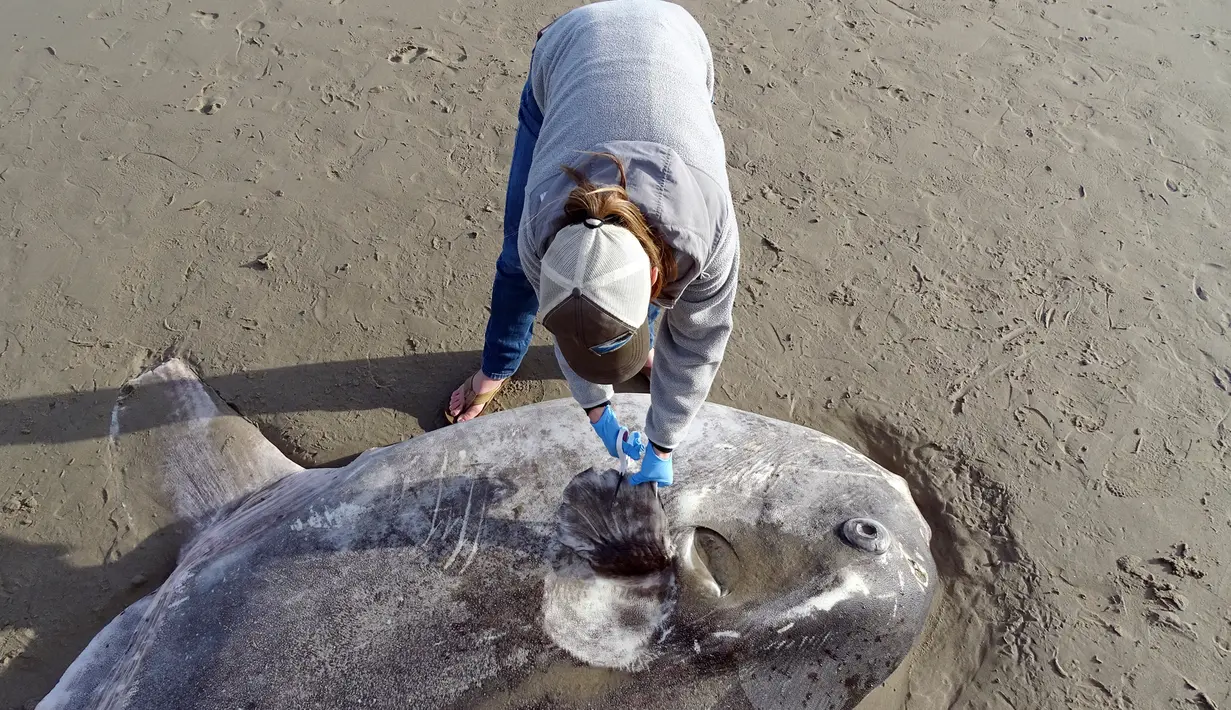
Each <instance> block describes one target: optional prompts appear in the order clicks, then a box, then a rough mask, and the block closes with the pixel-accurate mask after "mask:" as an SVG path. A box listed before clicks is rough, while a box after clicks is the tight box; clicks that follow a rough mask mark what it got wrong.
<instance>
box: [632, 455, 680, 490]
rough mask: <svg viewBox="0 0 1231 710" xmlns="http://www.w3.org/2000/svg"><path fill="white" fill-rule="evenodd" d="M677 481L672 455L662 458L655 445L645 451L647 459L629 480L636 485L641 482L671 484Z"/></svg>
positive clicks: (661, 484)
mask: <svg viewBox="0 0 1231 710" xmlns="http://www.w3.org/2000/svg"><path fill="white" fill-rule="evenodd" d="M674 481H675V471H674V470H673V468H672V464H671V456H670V454H668V455H667V458H662V457H660V456H659V455H658V452H657V451H655V450H654V447H652V446H651V447H650V448H649V450H648V451H646V452H645V460H644V461H642V462H641V470H640V471H638V472H636V473H634V474H633V475H632V476H631V477H630V478H629V479H628V482H629V483H630V484H632V485H634V486H636V485H638V484H641V483H657V484H658V485H660V486H669V485H671V484H672V483H673V482H674Z"/></svg>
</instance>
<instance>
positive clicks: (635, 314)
mask: <svg viewBox="0 0 1231 710" xmlns="http://www.w3.org/2000/svg"><path fill="white" fill-rule="evenodd" d="M540 276H541V278H540V283H539V303H540V305H539V312H540V313H541V314H546V313H549V312H551V310H552V309H553V308H555V307H556V306H558V305H560V302H561V301H563V300H564V299H566V298H568V297H569V296H570V295H572V293H573V289H578V290H580V291H581V293H582V295H584V296H586V297H587V298H589V299H590V300H591V301H594V303H595V304H596V305H598V306H599V307H600V308H602V309H603V310H605V311H607V312H608V313H610V314H611V315H612V316H614V317H616V318H618V319H620V320H621V321H623V322H625V323H627V324H628V325H629V327H632V328H638V327H640V326H641V324H642V323H644V322H645V319H646V312H647V311H648V310H649V307H650V258H649V257H648V256H646V254H645V250H644V249H642V247H641V243H640V242H638V241H637V238H636V237H635V236H633V234H632V232H630V231H628V230H627V229H624V228H623V227H617V226H615V225H610V224H605V225H603V226H601V227H599V228H597V229H590V228H588V227H586V226H585V225H584V224H574V225H569V226H567V227H565V228H563V229H561V230H560V231H559V232H557V233H556V237H555V239H553V240H552V243H551V246H550V247H549V248H548V249H547V253H546V254H544V255H543V261H542V264H541V272H540Z"/></svg>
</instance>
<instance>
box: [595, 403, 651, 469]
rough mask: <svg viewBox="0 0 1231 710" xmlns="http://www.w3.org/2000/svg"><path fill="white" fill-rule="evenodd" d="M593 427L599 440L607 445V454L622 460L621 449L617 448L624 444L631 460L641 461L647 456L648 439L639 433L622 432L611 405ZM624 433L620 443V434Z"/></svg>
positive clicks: (604, 410) (625, 452) (605, 408)
mask: <svg viewBox="0 0 1231 710" xmlns="http://www.w3.org/2000/svg"><path fill="white" fill-rule="evenodd" d="M591 426H593V427H594V431H595V432H596V433H597V434H598V438H600V439H602V440H603V443H604V444H606V445H607V453H609V454H611V455H612V456H613V457H615V458H620V449H618V448H616V447H617V446H618V445H620V444H622V445H623V446H622V448H623V449H624V454H625V455H626V456H628V457H629V458H631V459H639V458H641V457H642V456H644V455H645V446H646V438H645V434H642V433H641V432H639V431H634V432H629V431H627V430H621V428H620V422H619V420H617V419H616V415H615V412H614V411H612V409H611V405H607V406H606V407H604V408H603V416H601V417H599V420H598V421H597V422H593V423H592V424H591ZM621 431H624V441H622V442H621V441H620V432H621Z"/></svg>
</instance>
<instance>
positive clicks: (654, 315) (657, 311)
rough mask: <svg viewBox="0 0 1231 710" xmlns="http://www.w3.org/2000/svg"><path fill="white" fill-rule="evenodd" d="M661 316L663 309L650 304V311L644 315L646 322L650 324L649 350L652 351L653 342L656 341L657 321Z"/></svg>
mask: <svg viewBox="0 0 1231 710" xmlns="http://www.w3.org/2000/svg"><path fill="white" fill-rule="evenodd" d="M662 314H663V309H662V308H661V307H659V306H656V305H654V304H653V303H651V304H650V310H649V311H648V312H647V313H646V320H647V321H648V322H649V324H650V349H651V350H653V349H654V341H656V340H658V328H659V322H658V321H659V319H660V317H661V316H662Z"/></svg>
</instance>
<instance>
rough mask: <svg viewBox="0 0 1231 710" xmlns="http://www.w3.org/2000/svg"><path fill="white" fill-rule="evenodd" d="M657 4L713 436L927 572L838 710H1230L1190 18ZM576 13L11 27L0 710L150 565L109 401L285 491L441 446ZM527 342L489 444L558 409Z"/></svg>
mask: <svg viewBox="0 0 1231 710" xmlns="http://www.w3.org/2000/svg"><path fill="white" fill-rule="evenodd" d="M681 4H683V5H684V6H685V7H687V8H688V9H689V10H690V11H692V12H693V13H694V15H695V16H696V18H697V19H698V21H699V22H700V24H701V25H702V26H703V27H704V29H705V31H706V33H707V34H708V36H709V40H710V43H711V45H712V48H713V51H714V59H715V71H716V72H717V86H718V89H717V112H718V120H719V123H720V125H721V127H722V129H723V131H724V135H725V137H726V140H727V147H728V163H729V166H730V177H731V181H732V187H733V190H734V193H735V199H736V206H737V209H738V210H739V212H740V226H741V238H742V262H743V267H742V274H741V282H742V291H741V294H740V297H739V301H738V303H737V307H736V314H735V318H736V330H735V334H734V336H733V338H732V341H731V344H730V347H729V349H728V351H727V359H726V361H725V362H724V364H723V366H722V369H721V371H720V373H719V376H718V381H717V382H716V384H715V386H714V388H713V391H712V393H711V396H710V399H711V400H712V401H714V402H718V403H721V404H726V405H731V406H735V407H739V408H741V409H746V410H749V411H755V412H760V413H763V414H767V415H770V416H774V417H777V418H781V419H785V420H789V421H793V422H797V423H800V424H804V425H807V426H810V427H813V428H816V429H819V430H821V431H824V432H827V433H829V434H833V435H835V436H838V437H840V438H842V439H844V440H846V441H849V442H850V443H851V444H853V445H855V446H857V447H859V448H860V449H862V450H863V451H865V452H867V453H868V454H869V455H871V456H872V457H873V458H875V459H876V460H877V461H879V462H880V463H882V464H883V465H885V466H886V467H888V468H890V469H892V470H894V471H896V472H898V473H900V474H902V475H903V476H905V477H906V478H907V479H908V480H909V482H910V485H911V488H912V492H913V493H914V495H915V497H916V500H917V501H918V502H919V505H920V507H921V508H922V509H923V510H924V512H925V513H926V515H927V516H928V518H929V520H930V521H931V524H932V526H933V529H934V531H935V539H934V540H933V552H934V554H935V556H936V558H937V561H938V564H939V566H940V569H941V573H942V576H943V577H944V590H943V595H942V597H941V599H940V600H939V602H938V604H937V607H936V609H935V611H934V613H933V622H932V624H931V626H930V628H929V631H928V632H927V634H926V635H925V637H924V638H923V639H922V640H921V642H920V644H919V646H918V647H917V649H916V650H915V652H914V653H913V654H912V656H911V658H910V659H908V662H907V663H906V664H905V665H904V666H903V667H902V668H901V669H900V670H899V671H898V672H897V673H896V674H895V675H894V677H893V678H892V679H891V681H890V682H889V683H888V684H887V685H886V686H885V687H883V688H880V689H878V690H877V691H875V692H874V693H873V694H872V695H871V696H869V698H868V699H867V700H866V701H865V702H864V703H863V704H862V705H861V708H868V709H875V710H887V709H890V708H894V709H897V708H918V709H930V708H988V709H993V708H995V709H1002V708H1003V709H1011V710H1027V709H1030V708H1138V709H1143V710H1144V709H1151V710H1152V709H1155V708H1159V709H1162V708H1194V709H1196V710H1229V709H1231V546H1229V545H1228V540H1229V539H1231V477H1229V474H1228V470H1229V464H1231V249H1229V245H1231V238H1228V234H1229V233H1231V177H1229V176H1231V153H1229V150H1231V136H1229V135H1228V133H1227V127H1228V126H1231V9H1229V8H1228V5H1227V4H1226V3H1225V2H1217V1H1206V2H1174V1H1172V0H1159V1H1158V2H1154V1H1153V0H1151V1H1149V2H1144V3H1123V2H1120V3H1114V4H1105V3H1103V2H1077V1H1075V0H990V1H989V0H971V1H970V2H966V3H964V4H959V3H953V2H938V1H936V0H840V1H839V2H837V3H821V2H805V1H797V0H742V1H740V0H719V1H716V2H706V3H702V2H697V1H695V0H690V1H688V2H683V3H681ZM572 6H573V3H571V2H562V1H561V0H547V1H546V2H527V1H525V0H487V1H486V2H479V1H477V0H462V1H461V2H450V1H446V0H414V2H401V3H392V2H387V1H385V0H258V1H257V2H255V3H253V2H240V1H239V0H200V1H197V0H194V1H193V2H184V1H182V0H43V1H42V2H21V3H13V7H10V8H9V9H8V10H7V11H6V20H5V23H4V30H3V33H0V35H2V36H0V56H3V57H4V58H5V61H4V62H3V63H2V64H0V73H2V75H3V78H2V80H0V236H3V245H2V246H0V708H25V707H33V705H34V703H35V702H37V701H38V699H40V698H41V697H42V696H43V695H44V694H45V693H47V692H48V691H49V690H50V689H51V687H52V686H53V685H54V684H55V682H56V680H57V679H58V678H59V676H60V674H61V673H63V671H64V670H65V668H66V667H67V666H68V664H69V663H70V662H71V661H72V659H73V658H74V657H75V656H76V655H77V654H78V653H79V652H80V651H81V650H82V649H83V648H84V646H85V644H86V643H87V642H88V641H89V640H90V638H91V637H92V636H93V635H94V634H95V633H96V632H97V631H98V630H99V629H101V628H102V626H103V625H104V624H105V623H106V622H107V621H108V620H110V619H111V618H112V617H113V616H114V615H115V614H116V613H118V612H119V611H120V610H121V609H123V608H124V607H125V606H126V605H127V604H129V603H131V602H133V601H135V600H136V599H138V598H140V597H141V596H142V595H144V594H146V593H148V592H149V591H150V590H151V589H153V588H154V587H156V586H157V584H158V583H159V582H160V580H161V579H162V578H163V577H164V576H165V575H166V573H167V572H168V570H169V568H170V566H171V564H172V562H173V558H174V552H175V547H176V544H177V541H178V535H179V531H178V530H177V528H176V526H175V525H172V524H169V522H168V520H167V515H166V511H164V510H162V509H160V508H159V507H158V505H157V504H156V503H154V502H153V500H152V498H151V497H150V496H149V494H148V492H146V491H147V489H146V488H144V487H143V485H142V483H143V482H142V481H140V480H139V478H137V477H134V476H132V475H129V473H130V472H126V471H125V470H123V466H122V465H121V463H120V462H117V461H116V459H115V457H114V456H113V455H112V454H113V452H112V449H111V445H110V443H109V439H108V432H109V428H110V425H111V413H112V408H113V406H114V404H115V401H116V397H117V394H118V390H119V388H120V387H121V386H122V385H123V383H124V382H125V381H126V380H127V379H129V378H130V377H132V376H133V375H135V374H137V373H138V372H140V371H141V369H142V368H144V367H146V366H148V365H151V364H153V363H155V362H157V361H159V360H160V359H161V358H162V357H163V356H164V355H166V354H168V353H173V354H179V355H182V356H184V357H186V358H188V359H190V360H191V361H192V362H194V363H196V364H197V365H198V366H199V368H200V369H201V371H202V372H203V374H204V375H205V377H206V380H207V382H208V383H209V384H210V385H211V386H212V387H214V388H215V389H216V390H217V391H218V392H219V393H220V394H221V395H222V396H223V397H224V398H225V399H226V400H227V401H229V402H230V403H232V404H233V405H234V406H235V407H237V408H238V409H239V410H240V411H241V412H242V413H244V414H245V415H246V416H248V417H249V418H250V419H252V420H253V421H254V422H257V423H258V424H259V426H260V427H261V429H262V431H264V432H265V433H266V435H267V436H268V437H269V438H270V439H271V440H273V441H274V442H275V443H277V444H278V446H279V447H280V448H281V449H282V450H283V451H285V452H286V453H287V454H288V455H289V456H291V457H292V458H294V459H295V460H296V461H298V462H300V463H302V464H304V465H320V464H325V463H329V462H332V461H337V460H341V459H345V458H346V457H349V456H351V455H353V454H356V453H358V452H360V451H362V450H364V449H366V448H369V447H373V446H380V445H385V444H391V443H394V442H397V441H400V440H403V439H405V438H407V437H410V436H414V435H415V434H418V433H421V432H423V431H426V430H430V429H433V428H437V427H439V426H441V425H442V424H443V421H442V419H441V417H440V410H441V407H442V405H443V404H444V402H445V401H446V399H447V397H448V395H449V392H450V391H451V390H452V389H453V388H454V387H455V386H456V385H457V383H458V382H460V380H461V378H462V377H464V376H465V375H466V374H468V373H469V372H470V371H471V370H472V369H473V368H474V367H475V366H476V364H477V360H478V350H479V348H480V347H481V345H482V332H483V325H484V323H485V321H486V307H487V303H488V299H489V295H490V279H491V272H492V268H493V263H494V260H495V258H496V255H497V253H498V251H499V244H500V236H499V235H500V233H501V212H502V208H503V200H504V184H505V177H506V171H507V167H508V161H509V158H510V156H511V153H512V145H513V135H514V131H515V128H516V114H515V111H516V100H517V96H518V93H519V91H520V90H521V87H522V84H523V82H524V81H525V76H526V71H527V68H528V63H529V53H530V49H531V46H532V43H533V40H534V37H535V33H536V32H537V31H538V30H539V29H540V28H541V27H543V26H544V25H546V24H547V23H548V22H550V21H551V20H552V19H553V18H554V17H556V16H557V15H559V14H560V13H562V12H564V11H566V10H567V9H569V8H570V7H572ZM547 342H548V341H547V340H546V338H545V337H544V335H543V333H542V332H541V331H540V333H539V334H538V335H537V336H536V345H535V346H534V348H533V350H532V351H531V354H530V356H529V358H528V359H527V362H526V365H525V367H524V368H523V370H522V372H521V373H520V374H519V376H518V379H517V380H516V381H515V383H514V386H512V387H511V388H510V389H509V390H506V391H507V394H506V395H504V396H502V398H501V400H500V402H501V405H502V406H504V407H513V406H517V405H519V404H524V403H528V402H533V401H540V400H544V399H554V398H558V397H565V396H567V390H566V388H565V386H564V383H563V381H562V379H561V377H560V374H559V372H558V369H557V367H556V365H555V362H554V360H553V358H552V357H551V355H550V352H549V350H548V347H547ZM146 483H148V482H146ZM677 484H678V485H685V486H686V485H688V473H687V471H677ZM151 485H152V484H151Z"/></svg>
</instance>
